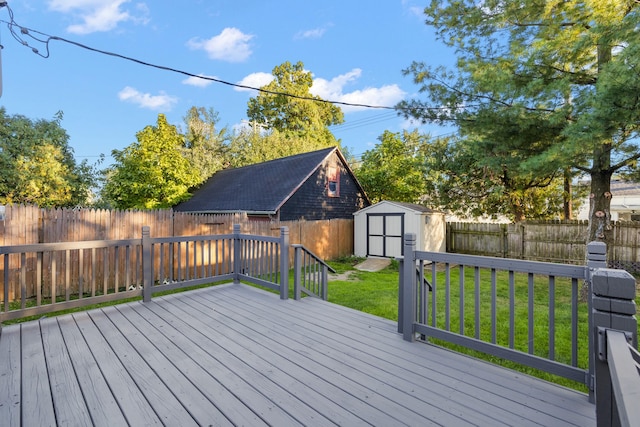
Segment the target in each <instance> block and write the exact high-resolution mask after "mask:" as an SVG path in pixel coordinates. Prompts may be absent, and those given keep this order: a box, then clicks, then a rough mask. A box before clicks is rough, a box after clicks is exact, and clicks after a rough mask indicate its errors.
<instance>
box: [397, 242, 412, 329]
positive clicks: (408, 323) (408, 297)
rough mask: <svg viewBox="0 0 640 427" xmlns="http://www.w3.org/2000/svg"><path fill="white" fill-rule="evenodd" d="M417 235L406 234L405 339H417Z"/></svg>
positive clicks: (403, 283) (404, 270) (404, 266)
mask: <svg viewBox="0 0 640 427" xmlns="http://www.w3.org/2000/svg"><path fill="white" fill-rule="evenodd" d="M415 249H416V235H415V234H414V233H407V234H405V235H404V263H403V266H402V271H401V272H400V274H402V276H403V277H402V319H400V318H398V321H401V322H402V336H403V338H404V340H405V341H415V339H416V337H415V334H414V332H413V324H414V322H415V321H416V302H415V296H416V292H415V289H414V286H415V283H416V281H415V280H413V279H414V277H415V274H416V262H415V253H414V252H415Z"/></svg>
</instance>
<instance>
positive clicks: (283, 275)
mask: <svg viewBox="0 0 640 427" xmlns="http://www.w3.org/2000/svg"><path fill="white" fill-rule="evenodd" d="M288 298H289V228H288V227H280V299H288Z"/></svg>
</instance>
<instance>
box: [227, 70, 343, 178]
mask: <svg viewBox="0 0 640 427" xmlns="http://www.w3.org/2000/svg"><path fill="white" fill-rule="evenodd" d="M273 76H274V80H273V81H272V82H271V83H269V84H267V85H265V86H263V87H262V88H261V89H264V90H265V91H266V92H260V93H259V94H258V95H257V96H256V97H255V98H251V99H250V100H249V103H248V107H247V117H248V118H249V120H250V122H251V124H252V126H253V129H252V130H245V131H241V132H240V133H239V135H237V136H236V137H235V138H234V139H233V141H232V142H231V151H232V158H233V164H234V166H241V165H246V164H251V163H257V162H262V161H266V160H272V159H276V158H280V157H286V156H290V155H294V154H298V153H302V152H308V151H314V150H319V149H321V148H325V147H332V146H339V145H340V141H339V140H337V139H336V138H335V137H334V136H333V134H332V133H331V131H330V130H329V126H331V125H335V124H339V123H342V122H343V120H344V115H343V113H342V110H341V109H340V108H339V107H337V106H335V105H333V104H330V103H328V102H326V101H324V100H323V99H322V98H320V97H318V96H314V95H312V94H311V92H310V89H311V86H312V84H313V78H312V75H311V72H309V71H305V70H304V65H303V64H302V62H298V63H296V64H295V65H292V64H291V63H289V62H285V63H283V64H281V65H278V66H277V67H275V68H274V69H273ZM283 94H287V95H283Z"/></svg>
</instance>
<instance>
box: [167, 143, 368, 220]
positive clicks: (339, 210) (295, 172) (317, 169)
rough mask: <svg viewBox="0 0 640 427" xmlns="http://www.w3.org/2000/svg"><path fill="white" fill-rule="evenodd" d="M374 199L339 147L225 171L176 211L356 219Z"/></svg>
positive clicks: (199, 189)
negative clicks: (366, 190) (360, 210)
mask: <svg viewBox="0 0 640 427" xmlns="http://www.w3.org/2000/svg"><path fill="white" fill-rule="evenodd" d="M370 204H371V203H370V202H369V199H368V198H367V195H366V194H365V192H364V190H363V189H362V187H361V186H360V184H359V183H358V180H357V179H356V177H355V175H354V174H353V171H352V170H351V168H350V167H349V165H348V164H347V161H346V160H345V158H344V156H343V155H342V153H341V152H340V150H339V149H338V148H337V147H331V148H325V149H322V150H318V151H313V152H310V153H302V154H296V155H294V156H289V157H284V158H281V159H276V160H271V161H268V162H264V163H258V164H254V165H249V166H244V167H241V168H234V169H224V170H221V171H219V172H217V173H215V174H214V175H213V176H212V177H211V178H209V179H208V180H207V181H206V182H205V183H204V184H203V185H201V186H200V187H199V188H198V189H197V190H196V191H195V192H194V193H193V196H192V197H191V198H190V199H189V200H187V201H184V202H182V203H180V204H178V205H176V206H175V207H174V210H175V211H178V212H192V213H215V214H223V213H246V214H247V215H248V216H249V217H250V218H253V219H256V220H272V219H273V220H280V221H292V220H299V219H305V220H309V221H311V220H323V219H334V218H352V217H353V213H354V212H356V211H358V210H359V209H362V208H364V207H367V206H369V205H370Z"/></svg>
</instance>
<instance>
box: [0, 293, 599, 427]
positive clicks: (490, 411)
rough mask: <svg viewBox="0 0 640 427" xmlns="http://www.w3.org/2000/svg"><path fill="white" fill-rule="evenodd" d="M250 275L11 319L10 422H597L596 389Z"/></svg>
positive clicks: (6, 418) (0, 370) (1, 385)
mask: <svg viewBox="0 0 640 427" xmlns="http://www.w3.org/2000/svg"><path fill="white" fill-rule="evenodd" d="M396 328H397V326H396V324H395V323H394V322H391V321H388V320H385V319H381V318H378V317H375V316H371V315H368V314H365V313H361V312H358V311H354V310H350V309H346V308H343V307H340V306H337V305H334V304H331V303H327V302H324V301H321V300H318V299H314V298H305V299H304V300H302V301H294V300H280V299H279V298H278V296H277V295H274V294H271V293H267V292H263V291H260V290H257V289H254V288H251V287H248V286H246V285H239V284H229V285H219V286H216V287H211V288H207V289H200V290H196V291H189V292H184V293H181V294H174V295H170V296H165V297H156V298H154V299H153V301H152V302H150V303H142V302H135V303H127V304H122V305H119V306H113V307H108V308H104V309H96V310H91V311H86V312H79V313H75V314H70V315H64V316H60V317H57V318H46V319H41V320H39V321H33V322H28V323H23V324H22V325H10V326H5V327H4V328H3V329H2V332H1V334H2V335H1V336H0V424H1V425H2V426H4V427H7V426H26V427H30V426H38V427H39V426H48V425H58V426H90V425H96V426H109V427H115V426H126V425H129V426H148V425H166V426H189V425H203V426H209V425H245V426H260V425H273V426H293V425H309V426H314V427H315V426H324V425H341V426H358V425H378V426H396V425H410V426H427V425H444V426H462V425H479V426H500V425H508V426H530V425H536V426H565V425H569V426H581V427H582V426H592V425H595V406H594V405H592V404H590V403H588V401H587V397H586V396H585V395H583V394H581V393H577V392H575V391H572V390H568V389H566V388H562V387H557V386H554V385H552V384H549V383H546V382H544V381H540V380H538V379H535V378H531V377H528V376H526V375H523V374H520V373H517V372H513V371H510V370H506V369H502V368H499V367H496V366H493V365H490V364H487V363H485V362H482V361H478V360H475V359H472V358H469V357H466V356H463V355H458V354H456V353H452V352H450V351H447V350H443V349H440V348H438V347H434V346H431V345H426V344H423V343H409V342H406V341H403V340H402V336H401V335H400V334H398V333H397V332H396Z"/></svg>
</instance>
